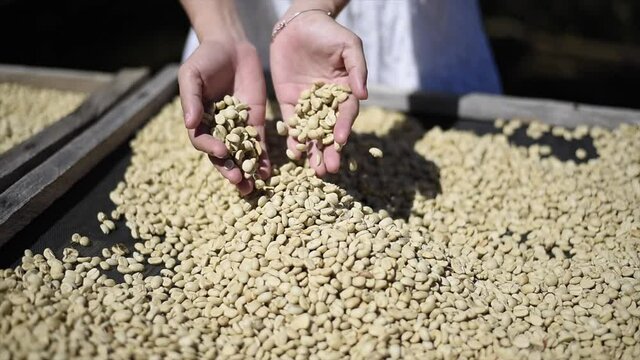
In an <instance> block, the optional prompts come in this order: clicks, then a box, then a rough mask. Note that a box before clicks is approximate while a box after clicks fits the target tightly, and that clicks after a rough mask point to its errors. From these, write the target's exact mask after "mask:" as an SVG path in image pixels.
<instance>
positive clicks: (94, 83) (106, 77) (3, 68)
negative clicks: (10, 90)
mask: <svg viewBox="0 0 640 360" xmlns="http://www.w3.org/2000/svg"><path fill="white" fill-rule="evenodd" d="M112 78H113V75H112V74H109V73H104V72H98V71H84V70H69V69H55V68H41V67H34V66H24V65H8V64H0V82H16V83H20V84H23V85H31V86H36V87H44V88H48V89H57V90H67V91H79V92H85V93H90V92H93V91H95V90H97V89H98V88H100V87H101V86H103V85H105V84H107V83H108V82H109V81H111V80H112Z"/></svg>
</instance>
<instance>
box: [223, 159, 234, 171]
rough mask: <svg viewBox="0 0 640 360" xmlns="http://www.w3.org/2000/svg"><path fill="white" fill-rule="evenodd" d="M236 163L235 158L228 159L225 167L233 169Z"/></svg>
mask: <svg viewBox="0 0 640 360" xmlns="http://www.w3.org/2000/svg"><path fill="white" fill-rule="evenodd" d="M235 165H236V164H235V163H234V162H233V160H231V159H227V160H226V161H225V162H224V168H225V169H227V170H231V169H233V168H234V167H235Z"/></svg>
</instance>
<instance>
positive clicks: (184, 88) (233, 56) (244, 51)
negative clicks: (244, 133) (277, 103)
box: [178, 41, 270, 195]
mask: <svg viewBox="0 0 640 360" xmlns="http://www.w3.org/2000/svg"><path fill="white" fill-rule="evenodd" d="M178 80H179V84H180V99H181V102H182V109H183V111H184V120H185V126H186V127H187V131H188V133H189V139H190V140H191V143H192V144H193V146H194V147H195V148H196V149H198V150H200V151H202V152H205V153H206V154H208V155H209V159H210V160H211V162H212V163H213V164H214V165H215V167H216V168H217V169H218V170H219V171H220V173H221V174H222V175H223V176H224V177H225V178H227V179H228V180H229V181H230V182H231V183H233V184H235V185H237V187H238V189H239V191H240V193H241V194H243V195H244V194H247V193H249V192H251V191H252V190H253V185H254V184H253V183H252V180H250V179H245V178H244V176H243V173H242V170H241V169H240V168H238V167H237V166H233V167H231V168H227V167H225V159H227V158H228V157H229V154H228V151H227V148H226V146H225V145H224V143H223V142H222V141H220V140H218V139H216V138H214V137H213V136H212V135H211V131H210V129H209V128H208V127H207V126H206V125H205V124H204V123H203V122H202V121H201V120H202V115H203V112H204V106H205V105H207V104H211V102H213V101H216V100H220V99H221V98H222V97H223V96H224V95H226V94H233V95H235V96H236V97H237V98H238V99H240V100H241V101H242V102H244V103H246V104H248V105H249V120H248V122H249V124H251V125H253V126H254V127H256V129H258V133H259V136H260V141H261V145H262V148H263V149H265V150H266V144H265V141H264V140H265V133H264V117H265V103H266V90H265V82H264V76H263V72H262V65H261V63H260V60H259V58H258V55H257V52H256V50H255V48H254V47H253V45H251V44H250V43H248V42H240V43H236V44H229V43H225V42H220V41H203V42H202V43H201V44H200V45H199V46H198V48H197V49H196V51H195V52H194V53H193V54H192V55H191V56H190V57H189V58H188V59H187V60H186V61H185V63H184V64H183V65H182V66H181V67H180V71H179V75H178ZM258 171H259V175H260V177H261V178H263V179H266V178H267V177H268V176H269V174H270V163H269V159H268V156H267V152H266V151H263V155H262V156H261V158H260V166H259V170H258Z"/></svg>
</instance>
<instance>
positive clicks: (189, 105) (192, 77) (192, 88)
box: [178, 63, 204, 129]
mask: <svg viewBox="0 0 640 360" xmlns="http://www.w3.org/2000/svg"><path fill="white" fill-rule="evenodd" d="M178 85H179V87H180V104H181V105H182V112H183V114H184V125H185V126H186V127H187V129H195V128H196V127H197V126H198V124H200V121H201V119H202V114H203V112H204V109H203V105H202V85H203V82H202V78H200V74H199V73H198V71H196V70H194V69H193V68H192V67H190V66H189V65H188V64H187V63H185V64H183V65H182V66H181V67H180V70H179V71H178Z"/></svg>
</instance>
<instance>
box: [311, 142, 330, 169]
mask: <svg viewBox="0 0 640 360" xmlns="http://www.w3.org/2000/svg"><path fill="white" fill-rule="evenodd" d="M308 157H309V164H310V165H311V167H312V168H313V169H314V170H315V171H316V176H318V177H323V176H324V175H326V173H327V168H326V167H325V164H324V159H323V157H324V156H323V154H322V151H320V149H318V146H317V143H316V142H315V141H314V142H313V143H312V144H311V149H310V150H309V155H308Z"/></svg>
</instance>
